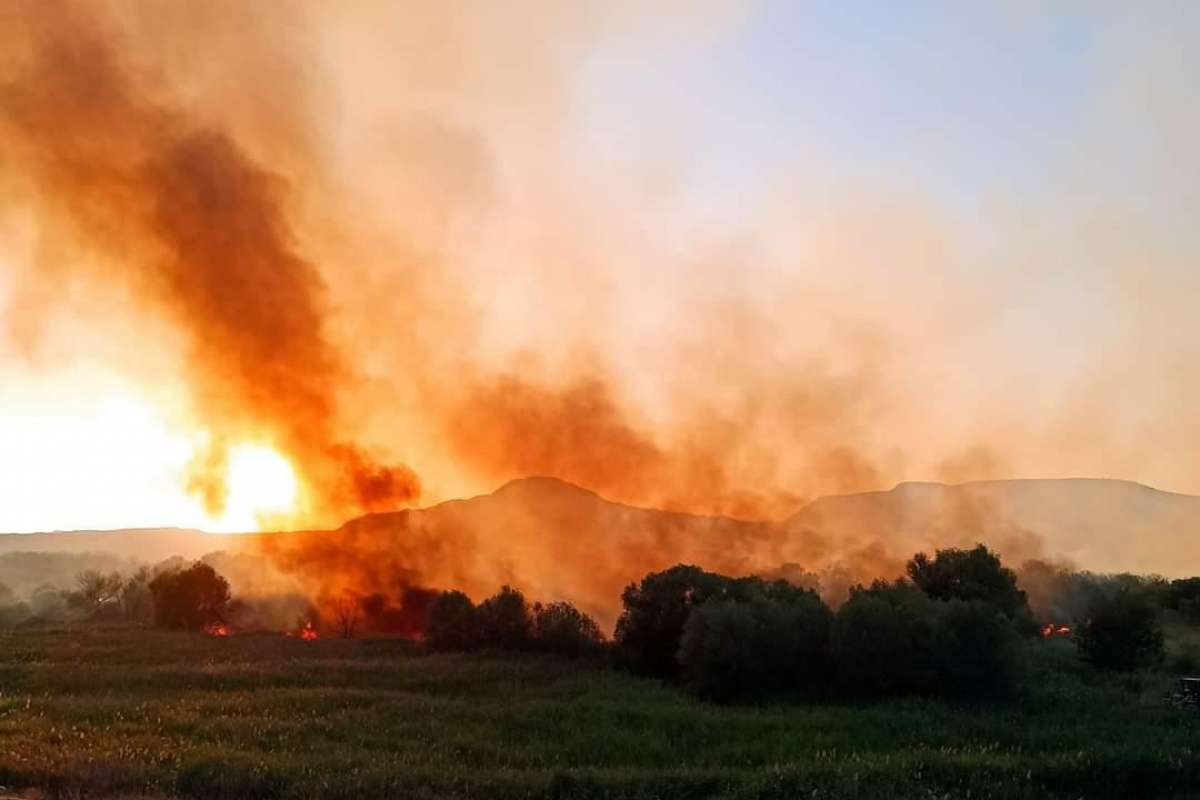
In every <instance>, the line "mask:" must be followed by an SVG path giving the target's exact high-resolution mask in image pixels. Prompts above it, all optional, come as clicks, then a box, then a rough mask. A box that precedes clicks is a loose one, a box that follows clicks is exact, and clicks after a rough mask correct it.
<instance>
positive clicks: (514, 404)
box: [0, 0, 1200, 531]
mask: <svg viewBox="0 0 1200 800" xmlns="http://www.w3.org/2000/svg"><path fill="white" fill-rule="evenodd" d="M18 7H19V10H18V11H17V12H15V14H16V15H20V18H19V19H18V17H17V16H14V19H13V21H14V23H16V22H19V23H20V24H13V25H9V26H6V27H7V28H8V29H9V32H8V33H6V34H4V37H5V38H4V39H0V45H5V47H6V52H7V53H8V54H9V55H8V56H6V57H5V58H4V59H3V60H2V62H0V85H2V86H4V87H5V90H4V93H3V94H2V95H0V136H3V142H4V143H7V144H9V145H10V146H9V147H6V148H5V151H6V153H7V155H6V157H5V158H4V159H3V160H2V161H0V190H2V192H3V193H2V195H0V197H2V198H3V206H2V208H3V214H2V216H0V270H2V272H0V313H3V315H4V320H3V322H4V323H5V324H4V325H3V326H0V530H17V531H28V530H45V529H56V528H107V527H122V526H150V525H184V526H196V527H206V528H210V529H225V530H231V529H245V528H250V527H255V526H259V525H267V524H271V525H284V526H293V527H294V526H303V525H306V524H314V523H330V522H337V521H340V520H342V519H345V518H347V517H349V516H353V515H354V514H355V513H361V512H362V511H364V510H373V509H376V508H378V507H380V506H379V505H378V504H379V503H384V504H385V505H386V504H388V503H391V504H395V505H406V504H416V505H425V504H427V503H431V502H437V501H440V500H444V499H449V498H453V497H458V496H465V495H470V494H474V493H479V492H484V491H489V490H490V489H492V488H494V487H495V486H497V485H499V484H500V483H502V482H503V481H504V480H506V479H508V478H512V477H518V476H520V475H522V474H532V473H536V474H543V473H545V474H555V475H558V476H560V477H564V478H566V479H570V480H574V481H577V482H579V483H582V484H584V485H588V486H590V487H592V488H596V489H597V490H598V491H600V492H601V493H602V494H605V495H606V496H612V497H614V498H615V499H621V500H626V501H629V502H636V503H643V504H649V505H661V506H666V507H672V508H679V509H681V510H691V511H697V512H703V513H718V512H719V513H732V514H736V515H740V516H750V517H779V516H783V515H785V514H786V513H788V512H789V511H791V510H794V509H795V508H797V507H799V505H801V504H802V503H803V502H804V501H805V500H807V499H810V498H812V497H814V496H817V495H819V494H823V493H829V492H842V491H861V490H870V489H886V488H889V487H890V486H892V485H894V484H895V483H896V482H898V481H902V480H948V481H962V480H972V479H984V478H1000V477H1065V476H1096V477H1120V478H1127V479H1130V480H1136V481H1141V482H1144V483H1148V484H1151V485H1155V486H1158V487H1160V488H1164V489H1170V490H1175V491H1182V492H1191V493H1200V457H1198V456H1196V455H1195V454H1196V453H1200V416H1197V415H1196V413H1195V411H1194V397H1195V395H1196V391H1195V390H1196V389H1197V388H1198V384H1200V381H1197V378H1196V377H1195V363H1196V356H1197V355H1198V352H1197V351H1198V350H1200V322H1197V320H1196V317H1195V315H1194V311H1193V308H1194V299H1195V298H1196V297H1197V296H1198V294H1197V292H1198V290H1200V263H1198V258H1197V257H1198V255H1200V247H1198V245H1200V241H1198V238H1200V237H1198V235H1197V233H1196V232H1195V230H1194V220H1195V219H1196V215H1197V212H1198V211H1200V194H1198V192H1200V190H1198V189H1197V186H1200V180H1198V179H1200V174H1197V173H1198V172H1200V169H1198V168H1197V157H1196V154H1195V144H1194V143H1195V142H1196V141H1200V111H1198V110H1197V109H1200V102H1198V101H1200V98H1198V97H1197V94H1200V84H1198V83H1197V82H1196V81H1195V80H1194V76H1195V75H1196V74H1200V63H1197V61H1198V60H1200V55H1198V54H1197V51H1196V48H1195V47H1194V42H1196V41H1197V35H1198V34H1200V9H1197V8H1196V7H1195V5H1194V4H1189V3H1185V2H1178V3H1171V2H1151V3H1144V4H1138V5H1137V6H1136V7H1134V6H1128V5H1119V4H1096V3H1072V2H1067V3H1043V2H1036V1H1035V0H1026V1H1024V2H1017V3H986V2H980V3H972V4H962V3H926V2H911V3H910V2H905V3H889V4H879V3H867V2H856V1H852V2H836V3H834V2H812V3H787V2H761V3H749V4H741V3H732V2H713V3H709V4H703V5H696V4H690V3H686V4H685V3H678V4H673V3H663V4H641V3H636V4H635V3H630V4H621V3H616V4H611V3H604V4H600V3H597V4H592V3H588V2H580V3H577V4H570V5H560V4H545V3H540V2H522V3H517V4H515V5H514V6H512V7H511V8H506V9H505V10H503V11H502V10H500V9H498V8H480V7H478V6H477V5H475V4H470V3H445V4H439V3H428V4H427V3H420V2H417V3H411V4H395V3H377V2H369V1H368V0H360V2H352V3H348V4H345V6H344V7H343V8H341V9H339V10H336V11H335V10H333V9H331V8H328V7H325V6H323V5H322V4H318V3H304V2H297V3H289V4H281V5H280V6H278V7H277V8H256V9H247V8H240V7H239V6H238V4H233V3H214V4H211V5H210V6H208V7H207V8H205V9H203V10H199V11H198V10H195V9H188V8H187V6H186V5H185V4H178V3H166V4H158V5H156V6H151V5H148V4H145V3H136V2H116V3H111V4H98V5H96V6H93V7H88V6H87V5H85V4H72V3H66V2H58V0H55V2H54V3H50V4H47V5H46V6H43V7H39V6H38V4H28V3H26V4H24V5H21V4H20V3H18ZM38 17H41V18H43V19H42V20H41V22H44V23H45V25H44V27H43V26H42V25H41V22H39V19H37V18H38ZM72 36H74V37H78V39H77V41H87V42H89V43H99V44H98V45H97V46H96V48H95V49H94V50H79V49H77V51H76V52H86V53H90V54H91V55H89V56H85V57H84V60H85V61H86V59H87V58H95V59H99V60H100V61H103V62H104V63H106V64H107V63H108V62H109V61H111V62H112V63H113V64H115V66H114V67H113V74H114V75H115V76H117V77H116V78H114V86H116V87H117V89H115V90H113V91H112V92H110V93H108V94H106V93H104V92H101V91H98V90H97V91H92V90H89V93H88V94H84V95H71V94H70V92H71V91H74V89H73V88H72V87H74V86H75V84H71V83H69V82H68V81H67V78H63V82H62V83H61V84H60V83H58V82H56V81H57V80H58V77H61V76H59V75H58V73H55V72H53V71H52V70H54V69H59V68H62V65H61V64H59V65H56V64H54V63H52V62H51V61H38V58H39V56H38V53H39V52H41V51H39V49H38V48H39V47H42V46H45V43H46V42H47V41H50V42H53V41H56V39H57V38H62V39H63V40H64V41H66V40H69V37H72ZM46 52H50V51H49V50H47V51H46ZM31 65H32V66H31ZM87 66H88V65H87V64H86V63H85V64H84V67H87ZM39 69H41V70H44V71H43V72H38V70H39ZM84 71H85V72H86V70H84ZM64 74H65V73H64ZM44 85H49V86H54V87H59V86H62V87H66V88H65V89H64V90H63V91H64V97H67V98H68V100H69V101H70V102H64V103H62V104H51V103H46V104H45V107H44V108H43V107H42V106H40V105H38V104H37V101H34V100H29V99H28V98H29V97H32V96H33V95H30V94H27V93H23V92H25V90H27V89H29V87H31V86H34V87H36V86H44ZM80 85H83V84H80ZM49 94H53V92H49ZM80 97H89V98H93V99H95V104H94V107H93V106H92V105H91V104H90V102H91V101H89V102H88V103H85V102H84V101H82V100H80V99H79V98H80ZM72 98H74V99H72ZM97 98H98V99H97ZM31 108H32V109H34V111H31V110H30V109H31ZM35 112H36V113H35ZM86 115H94V116H86ZM162 120H169V122H167V123H162V122H161V121H162ZM85 126H91V133H87V134H85V133H84V132H83V131H84V128H85ZM164 130H165V131H166V133H163V131H164ZM130 131H132V132H133V133H129V132H130ZM195 131H206V132H209V133H212V134H213V136H216V137H217V138H219V139H220V140H221V141H222V142H226V143H228V144H229V152H231V153H233V155H232V156H231V157H230V158H229V159H228V160H227V161H220V162H219V163H218V162H217V161H213V162H209V161H204V162H203V163H202V164H200V165H199V166H197V167H196V169H197V170H199V171H200V172H201V173H203V175H205V176H208V175H209V173H208V172H206V170H210V169H211V170H214V172H213V173H212V174H220V175H224V174H231V175H234V176H235V179H232V182H231V183H230V184H228V185H229V186H231V187H236V186H243V185H245V182H246V181H249V182H254V181H255V180H256V179H254V178H252V177H247V176H252V175H260V174H263V175H269V176H270V180H268V181H266V183H265V184H264V185H267V184H269V186H271V187H274V188H270V189H264V190H263V197H265V198H266V199H265V200H264V203H265V204H266V206H268V207H267V208H266V210H262V211H261V214H260V217H254V216H253V214H254V213H259V211H253V210H252V211H253V213H251V211H246V210H241V211H238V212H236V213H233V212H230V213H229V214H228V215H223V212H221V211H220V210H219V209H220V208H221V207H222V206H221V204H222V203H226V202H228V198H227V197H226V196H225V195H223V194H222V191H221V190H220V188H219V187H221V186H223V185H224V184H220V183H219V182H216V183H212V182H210V183H208V184H204V185H206V186H210V187H211V186H217V187H218V189H216V190H213V191H210V192H206V193H205V192H199V191H198V190H197V191H196V192H195V193H194V196H196V197H202V198H204V199H203V200H202V201H200V202H202V203H208V204H212V205H213V206H214V207H217V208H218V210H216V211H214V210H213V209H212V208H210V209H207V210H204V209H201V211H200V212H196V210H195V209H188V208H185V207H183V206H182V205H181V206H180V208H179V209H176V208H175V206H174V205H171V204H170V201H168V200H164V197H165V196H166V195H164V194H163V193H162V192H163V191H166V192H168V193H169V194H170V195H171V196H172V197H178V196H182V195H185V194H187V196H193V195H192V194H188V191H190V190H193V189H196V187H195V186H193V185H192V184H190V183H184V184H183V185H182V188H183V189H184V190H185V191H183V192H180V191H179V190H180V188H181V187H180V185H178V184H172V185H168V186H167V187H166V188H165V190H164V187H163V186H160V185H159V184H157V183H154V181H155V180H157V178H156V177H155V176H157V175H159V174H160V173H158V172H155V168H156V165H157V166H161V165H162V164H163V163H168V159H169V157H170V155H171V154H172V153H176V152H178V150H179V148H180V146H182V145H181V143H183V144H186V143H187V142H191V141H193V140H192V139H190V138H189V137H190V136H191V135H192V133H193V132H195ZM205 152H208V151H205ZM224 152H225V151H223V150H221V149H220V148H219V147H218V148H215V149H214V150H212V152H211V153H210V155H212V158H214V159H218V160H219V158H224V157H225V156H222V155H221V153H224ZM214 153H215V155H213V154H214ZM164 154H166V155H164ZM170 163H174V162H170ZM105 164H109V165H111V164H117V165H119V166H117V167H116V168H115V169H116V170H118V171H119V170H125V172H123V173H120V174H119V176H118V177H117V178H115V179H113V183H112V185H107V184H105V186H104V187H102V188H103V191H99V190H97V189H96V186H97V181H103V180H106V179H107V178H103V177H101V178H97V176H98V175H106V174H107V173H104V172H103V171H102V170H99V167H100V166H101V165H105ZM214 164H216V166H214ZM222 165H224V166H222ZM218 168H219V169H225V170H227V172H220V171H219V169H218ZM191 174H192V173H188V172H187V171H186V170H185V171H184V172H182V173H180V174H179V175H178V176H176V177H173V178H171V180H178V181H184V182H186V181H191V180H193V179H194V176H193V177H188V176H189V175H191ZM205 179H206V178H205ZM239 181H241V183H239ZM143 184H144V185H143ZM255 185H257V184H255ZM118 186H119V187H126V188H122V189H117V188H114V187H118ZM129 186H136V187H138V188H137V189H136V190H135V191H128V192H127V191H126V190H127V187H129ZM143 189H144V191H143ZM231 191H232V192H234V193H236V190H231ZM93 194H94V196H93ZM77 197H83V198H84V199H83V200H77V199H75V198H77ZM239 197H240V195H239ZM241 199H243V200H244V199H245V198H241ZM251 200H254V198H251ZM164 204H166V205H168V206H170V208H171V209H173V210H174V211H178V213H180V214H183V213H189V214H190V213H200V214H207V215H208V216H207V217H205V218H206V219H208V220H209V222H206V223H205V224H204V225H201V226H197V227H196V228H195V229H194V230H201V231H206V232H207V233H205V234H203V235H207V236H212V233H211V231H212V230H213V229H214V228H222V227H223V228H226V229H232V228H238V227H239V226H240V224H241V223H240V220H244V219H260V218H261V220H262V226H263V227H262V229H261V230H260V231H259V232H258V233H256V234H253V235H248V237H247V240H246V241H249V242H250V244H245V243H244V242H243V243H242V244H245V246H244V247H243V246H242V244H237V245H236V247H232V249H229V250H221V251H220V252H217V251H216V250H214V249H212V248H215V247H216V245H212V247H209V246H208V245H207V244H206V245H204V246H199V245H197V243H196V240H195V239H194V238H188V237H194V236H195V235H200V234H192V233H189V234H187V236H183V235H180V234H179V230H180V226H179V225H175V226H174V227H172V226H169V225H167V224H166V223H164V222H163V215H162V214H159V215H158V216H157V217H156V216H154V214H147V213H146V211H145V210H146V209H147V208H160V209H161V208H162V207H163V206H164ZM110 213H111V215H112V216H111V218H110V217H109V216H107V215H108V214H110ZM214 219H216V220H220V221H222V225H218V226H214V225H213V224H211V220H214ZM188 230H193V229H192V228H188ZM279 230H282V231H284V233H283V234H280V235H278V236H277V235H276V232H277V231H279ZM264 231H265V232H264ZM216 238H218V239H221V240H222V241H224V239H223V238H222V237H216ZM256 243H259V244H261V243H265V244H263V246H265V247H274V248H276V251H273V252H274V255H272V256H271V257H270V258H267V257H260V256H261V254H260V253H258V252H257V251H255V250H254V249H253V248H254V247H257V246H259V244H256ZM222 246H223V245H222ZM168 251H169V253H170V254H172V255H171V257H170V258H169V259H168V258H167V257H166V256H164V253H167V252H168ZM200 251H203V253H205V254H207V255H204V256H203V258H201V257H200V256H197V255H196V252H200ZM263 264H266V265H267V266H265V267H263V266H262V265H263ZM260 267H261V269H262V271H259V272H255V270H259V269H260ZM205 270H207V271H210V272H211V276H210V279H205V280H203V281H198V282H189V280H190V279H189V278H188V277H187V276H196V275H198V274H200V273H201V272H204V271H205ZM205 274H208V273H205ZM164 276H167V278H165V279H164ZM247 276H250V277H247ZM218 296H219V297H220V298H223V299H220V300H214V297H218ZM239 298H240V299H239ZM289 298H291V300H289ZM217 302H219V303H221V304H223V305H222V306H221V308H219V309H214V308H213V307H212V305H211V304H212V303H217ZM289 303H290V304H292V305H294V307H296V308H300V309H303V310H304V313H302V314H288V313H285V312H284V311H281V310H280V309H281V308H283V307H285V306H288V305H289ZM235 307H236V310H231V309H235ZM298 319H300V320H303V319H308V320H310V321H311V320H315V321H316V322H314V323H312V324H311V325H310V326H309V327H313V328H316V329H317V330H316V333H311V332H309V333H297V332H296V329H295V328H294V327H291V326H295V325H299V324H301V323H300V322H297V320H298ZM243 323H244V324H245V330H240V329H239V326H240V325H242V324H243ZM214 326H215V327H214ZM310 333H311V335H310ZM234 351H236V352H239V353H242V354H243V356H245V357H244V358H243V357H242V356H238V355H236V354H235V355H230V353H231V352H234ZM246 354H250V355H246ZM250 356H253V358H252V359H251V358H250ZM276 359H277V360H278V363H279V364H282V365H283V366H282V367H280V368H279V369H278V370H275V371H271V370H272V369H273V368H269V367H267V366H263V365H265V364H269V362H272V361H273V360H276ZM251 360H252V361H253V363H254V365H256V366H253V367H251V366H248V364H249V362H250V361H251ZM316 363H319V364H320V365H321V366H320V367H319V368H318V367H314V366H313V365H314V364H316ZM305 365H308V366H307V367H306V366H305ZM309 367H312V369H309ZM262 370H266V372H263V371H262ZM268 373H269V374H268ZM280 375H282V376H283V377H282V378H281V377H280ZM273 381H276V382H273ZM292 385H298V386H300V387H301V390H300V391H297V396H300V397H301V398H302V400H294V401H293V400H286V401H285V400H281V399H280V397H279V395H281V394H287V393H288V392H287V391H286V390H283V391H281V390H280V387H288V386H292ZM256 387H259V388H257V389H256ZM262 387H270V388H269V390H268V389H263V388H262ZM266 395H270V397H266ZM310 434H311V435H310ZM198 464H199V465H201V466H200V467H198V466H197V465H198ZM385 465H386V466H385ZM360 468H361V470H360ZM393 468H395V470H398V471H392V470H393ZM198 470H199V472H198ZM200 472H203V474H202V475H200ZM360 472H361V474H360ZM198 475H199V477H197V476H198ZM347 476H350V477H347ZM363 476H366V477H365V478H364V477H363ZM397 476H400V477H397ZM360 478H361V480H360ZM372 481H374V482H372ZM380 481H382V483H381V482H380ZM343 484H344V485H343ZM385 484H386V486H385V489H386V491H385V492H384V496H379V497H377V496H376V495H371V496H370V497H368V495H367V494H366V493H365V489H364V488H363V487H365V486H368V485H369V486H372V487H375V488H379V487H380V486H384V485H385ZM213 486H218V487H219V491H216V492H215V494H214V493H213V492H212V487H213ZM198 487H199V488H198ZM204 487H208V489H205V488H204ZM397 487H403V488H397ZM206 491H207V492H208V493H207V494H206ZM214 497H219V498H224V500H223V501H220V500H216V501H214V499H213V498H214ZM222 506H223V507H222Z"/></svg>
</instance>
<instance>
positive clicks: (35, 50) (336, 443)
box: [0, 0, 420, 515]
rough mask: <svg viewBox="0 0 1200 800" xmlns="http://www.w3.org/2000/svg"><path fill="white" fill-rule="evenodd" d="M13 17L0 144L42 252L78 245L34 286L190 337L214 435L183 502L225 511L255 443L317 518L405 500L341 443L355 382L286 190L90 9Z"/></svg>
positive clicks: (191, 360) (389, 471)
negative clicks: (242, 461) (297, 485)
mask: <svg viewBox="0 0 1200 800" xmlns="http://www.w3.org/2000/svg"><path fill="white" fill-rule="evenodd" d="M17 5H18V7H19V12H18V13H14V14H12V15H10V16H11V19H10V20H9V21H10V22H11V23H12V24H9V25H7V26H6V27H5V30H4V32H3V33H0V46H3V47H5V48H6V52H7V53H8V54H9V55H8V57H7V58H6V59H5V61H4V67H5V70H4V76H3V81H4V82H3V86H2V88H0V118H2V127H0V135H2V137H3V146H4V148H5V149H6V150H7V151H8V153H9V161H8V169H9V170H11V169H14V168H15V169H17V170H19V171H20V177H21V179H22V181H21V182H22V183H23V188H24V189H25V190H26V191H27V192H28V196H27V197H25V198H23V199H24V200H26V201H27V202H29V203H32V204H34V205H35V206H36V208H37V210H38V222H39V225H40V227H41V233H40V235H41V238H42V239H43V240H44V241H47V242H62V241H67V242H70V243H71V244H72V245H73V247H72V249H71V251H70V252H69V253H64V252H63V251H62V250H61V249H60V248H58V247H55V248H53V253H52V254H53V256H54V257H53V258H46V259H44V260H41V261H39V262H38V263H37V264H36V271H35V273H34V274H33V276H32V280H33V281H35V282H37V281H50V282H53V281H56V280H61V278H62V275H63V274H64V273H67V272H69V271H71V270H89V271H91V272H92V275H91V277H94V278H98V279H99V280H101V281H104V282H113V283H125V284H128V285H129V286H131V287H133V289H134V290H135V291H137V292H138V293H140V294H141V295H142V296H144V297H145V298H147V299H148V300H150V301H152V303H153V304H154V306H156V307H157V309H158V310H160V311H161V312H163V313H165V314H167V315H168V316H169V317H170V319H171V320H172V321H173V322H174V323H175V324H176V325H178V326H179V327H180V328H181V329H182V330H183V331H184V332H185V333H186V340H187V348H188V350H187V353H186V355H185V359H186V368H185V374H186V376H187V379H188V381H189V383H190V387H191V395H192V401H193V404H194V407H195V411H196V414H197V416H198V419H199V420H200V421H201V423H202V424H203V425H204V427H205V428H206V429H207V430H208V433H209V434H210V436H211V440H210V442H209V443H208V445H207V447H206V449H205V450H204V451H203V452H201V453H199V454H198V455H197V457H196V459H195V460H194V461H193V464H192V470H191V476H190V479H189V487H190V488H191V489H192V490H193V491H195V492H196V493H197V494H198V495H199V496H200V497H202V498H203V500H204V502H205V504H206V506H207V507H208V508H209V510H210V511H212V512H214V513H219V512H220V511H221V509H222V507H223V504H224V498H225V493H226V487H225V485H224V481H225V468H226V467H227V464H228V448H229V447H230V446H231V445H232V444H234V443H237V442H238V441H246V440H249V441H264V442H266V443H268V444H270V445H272V446H274V447H275V448H277V449H279V450H280V451H281V452H283V453H285V454H286V455H287V456H289V457H290V459H291V460H292V462H293V463H294V465H295V466H296V468H297V469H298V470H299V472H300V475H301V478H302V481H303V484H304V489H305V491H306V497H305V502H306V503H307V504H308V505H309V506H310V507H311V510H312V511H313V512H315V513H325V514H328V513H330V512H333V513H334V514H340V515H345V514H347V513H352V512H354V511H357V510H374V509H379V508H389V507H395V506H397V505H401V504H405V503H408V502H410V501H412V500H413V499H415V498H416V497H417V496H418V495H419V491H420V489H419V483H418V481H417V478H416V475H415V474H414V473H413V472H412V471H411V470H410V469H408V468H407V467H404V466H385V465H382V464H378V463H375V462H374V461H373V460H372V459H371V458H370V456H369V455H368V454H367V453H365V452H364V451H363V450H362V449H360V448H359V447H358V446H356V445H354V444H353V443H349V442H345V441H342V440H341V439H340V438H339V436H338V433H337V430H336V425H337V422H336V420H337V407H336V396H335V391H336V389H337V388H338V387H339V386H344V385H346V384H347V383H348V382H349V381H350V380H351V379H352V374H351V371H350V370H349V368H348V366H347V364H346V362H345V359H344V358H343V356H342V354H341V353H339V352H338V351H337V349H336V348H335V347H333V346H332V345H331V343H330V341H329V339H328V337H327V333H326V324H325V318H326V316H327V314H328V309H327V306H326V303H327V301H326V294H325V287H324V284H323V282H322V278H321V275H320V273H319V271H318V270H317V268H316V267H315V265H313V264H312V263H310V262H309V261H307V260H306V259H305V258H304V257H303V256H302V255H301V253H300V252H299V249H298V247H297V244H296V241H295V236H294V234H293V231H292V229H291V226H290V224H289V222H288V219H287V214H286V211H285V207H286V203H287V197H288V191H289V186H288V183H287V181H286V179H285V178H284V177H283V176H281V175H280V174H278V173H275V172H272V171H271V170H270V169H269V168H267V167H264V166H262V165H260V164H258V163H255V162H254V161H253V160H252V159H251V158H250V157H248V156H247V154H246V153H245V152H244V151H243V150H242V149H241V148H240V147H239V146H238V144H237V143H236V142H234V141H233V140H232V139H231V138H230V136H229V135H228V134H227V133H225V132H224V131H221V130H219V129H213V128H210V127H207V126H206V125H204V124H203V123H202V122H200V121H198V120H195V119H193V118H192V117H190V116H189V115H188V113H187V112H186V111H185V110H183V109H182V108H180V107H177V106H175V105H173V104H172V103H170V102H169V100H167V99H164V98H163V96H162V95H163V87H161V86H159V85H156V83H155V81H154V80H153V78H152V77H150V78H147V77H145V76H143V75H142V74H140V73H139V72H138V71H137V70H136V69H135V67H134V65H133V64H132V63H128V62H127V61H126V59H124V58H123V48H122V46H121V45H122V42H121V40H120V38H119V37H118V36H117V35H116V34H115V33H112V32H110V31H107V30H105V28H104V23H105V21H104V20H96V19H93V18H91V17H90V16H89V14H88V11H89V9H87V8H86V7H85V6H74V5H71V4H69V3H65V2H57V0H55V1H53V2H37V3H24V4H20V3H18V4H17ZM10 177H11V175H10Z"/></svg>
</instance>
